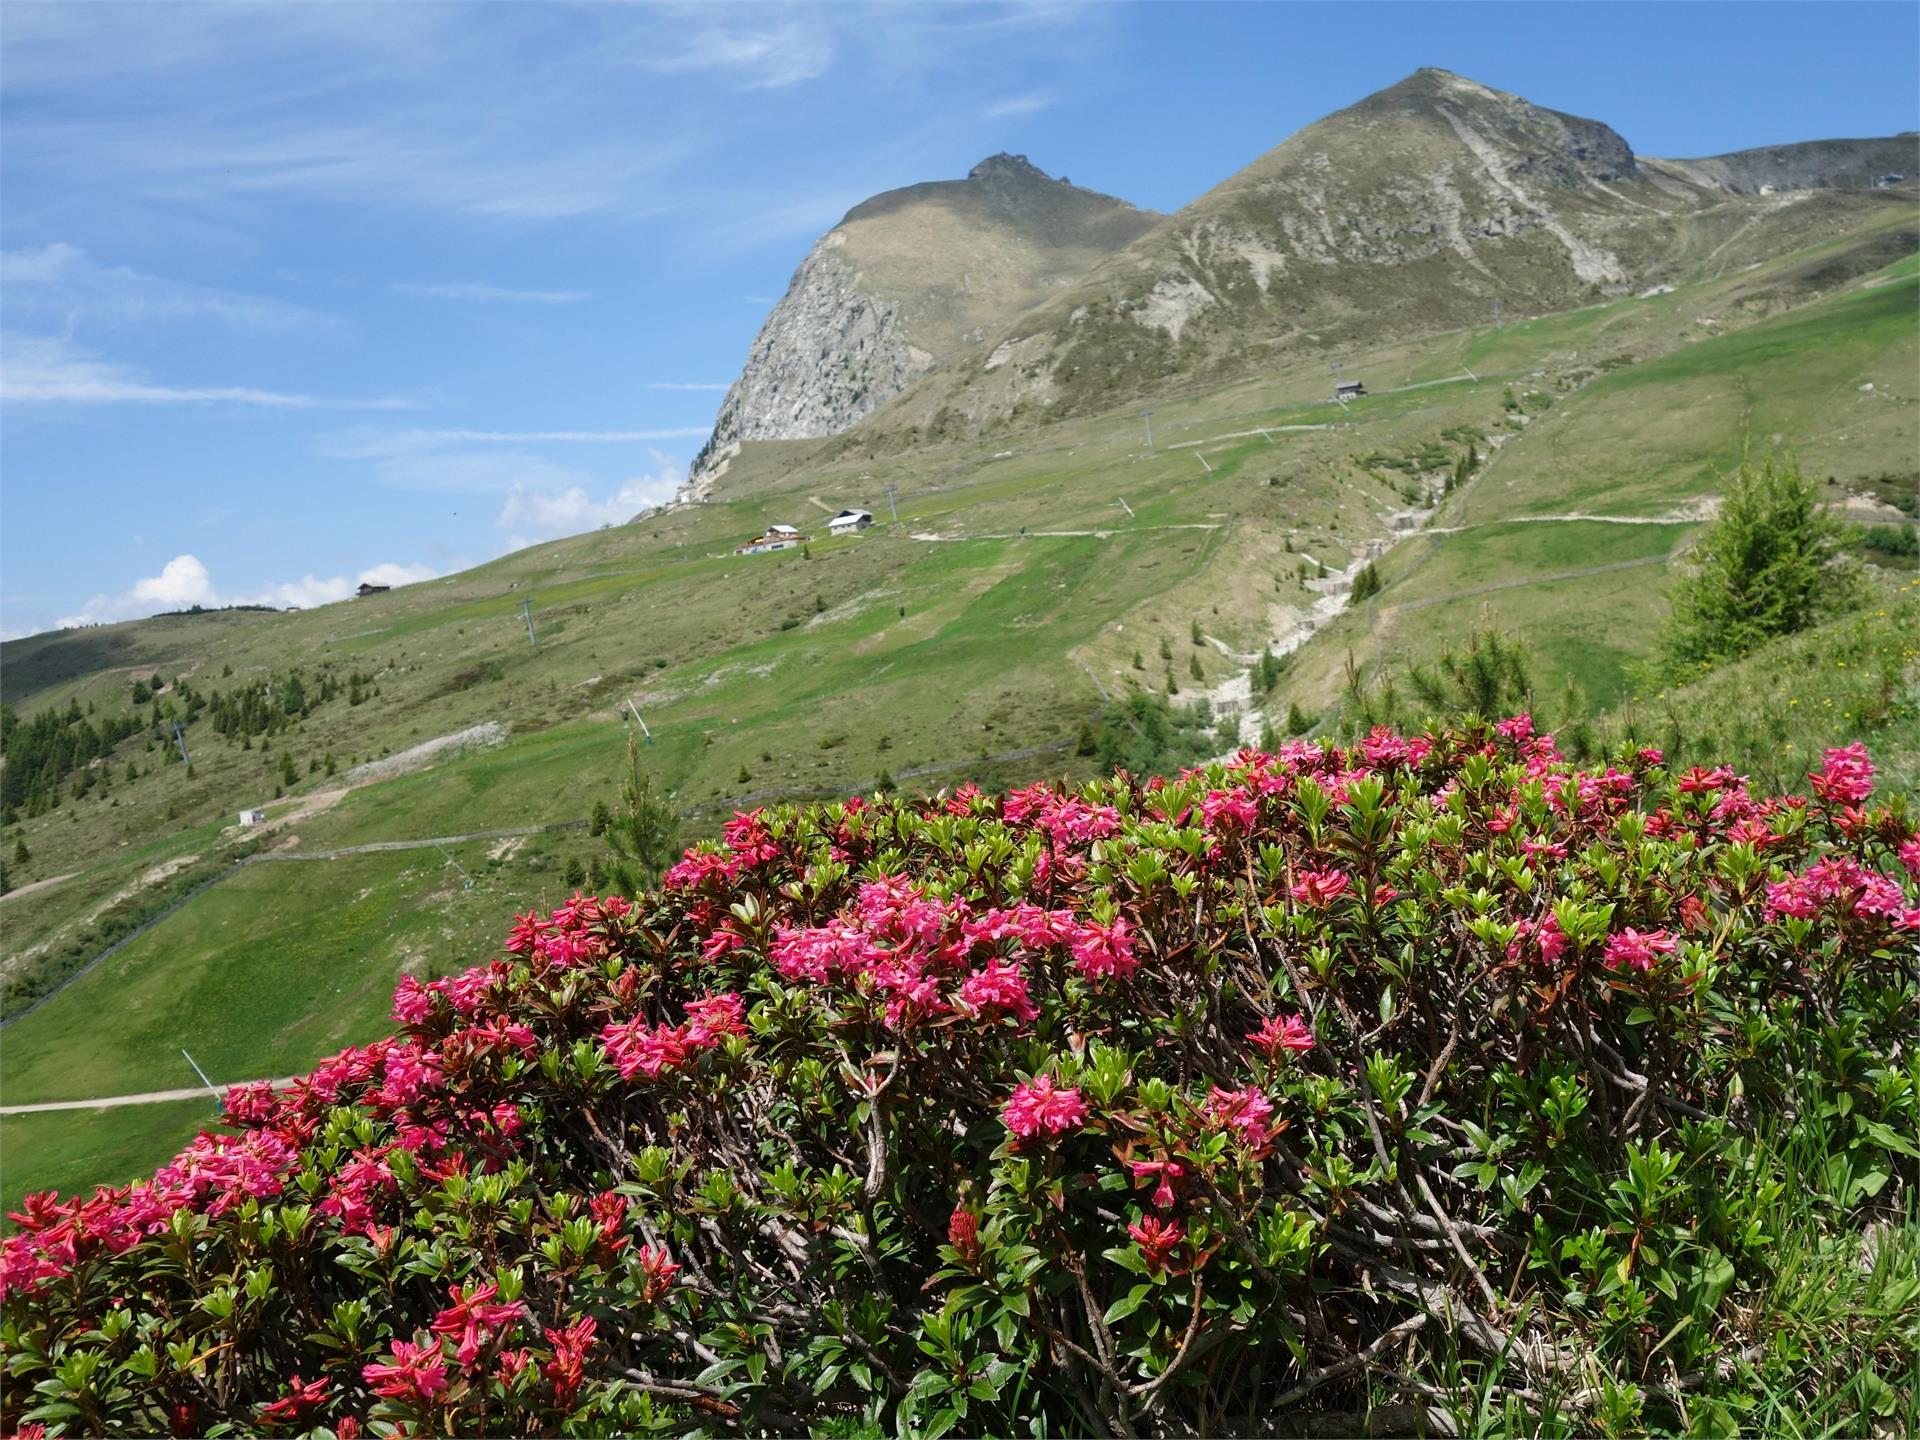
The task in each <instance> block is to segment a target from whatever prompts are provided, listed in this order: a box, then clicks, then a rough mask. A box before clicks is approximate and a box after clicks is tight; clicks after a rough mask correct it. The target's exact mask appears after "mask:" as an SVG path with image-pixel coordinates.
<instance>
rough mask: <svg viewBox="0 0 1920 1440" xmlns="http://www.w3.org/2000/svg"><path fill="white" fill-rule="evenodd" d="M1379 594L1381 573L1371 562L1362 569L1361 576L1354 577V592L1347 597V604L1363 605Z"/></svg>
mask: <svg viewBox="0 0 1920 1440" xmlns="http://www.w3.org/2000/svg"><path fill="white" fill-rule="evenodd" d="M1379 593H1380V572H1379V571H1378V570H1376V569H1374V568H1373V562H1372V561H1371V560H1369V561H1367V563H1366V564H1364V565H1362V566H1361V567H1360V572H1359V574H1357V575H1355V576H1354V577H1353V591H1352V593H1351V594H1349V595H1348V596H1347V604H1348V605H1349V606H1354V605H1363V604H1365V603H1366V602H1367V601H1369V600H1371V599H1372V598H1373V597H1374V596H1376V595H1378V594H1379Z"/></svg>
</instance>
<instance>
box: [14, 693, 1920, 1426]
mask: <svg viewBox="0 0 1920 1440" xmlns="http://www.w3.org/2000/svg"><path fill="white" fill-rule="evenodd" d="M1873 793H1874V790H1873V772H1872V765H1871V761H1870V760H1869V759H1868V757H1867V756H1866V754H1865V752H1864V751H1861V750H1859V749H1858V748H1857V747H1855V748H1853V749H1849V750H1847V751H1835V752H1832V753H1831V754H1830V755H1829V757H1828V762H1827V764H1826V765H1825V766H1824V767H1823V769H1822V770H1821V771H1820V772H1818V774H1817V775H1816V776H1815V777H1814V778H1813V780H1812V783H1811V785H1810V786H1809V794H1808V795H1807V796H1805V797H1785V798H1767V797H1761V796H1756V795H1752V794H1750V793H1748V790H1747V787H1746V785H1745V784H1744V782H1743V781H1742V780H1741V778H1740V777H1738V776H1736V775H1734V774H1732V773H1731V772H1729V771H1726V770H1703V769H1694V770H1689V771H1687V772H1686V773H1684V774H1669V773H1668V772H1667V771H1666V770H1665V769H1664V768H1663V766H1662V763H1661V757H1660V756H1659V754H1658V753H1657V752H1653V751H1644V750H1643V751H1640V752H1638V753H1634V754H1628V755H1622V756H1620V757H1617V759H1616V763H1615V764H1614V765H1613V766H1608V767H1606V768H1601V769H1597V770H1579V769H1575V768H1573V767H1571V766H1570V765H1568V764H1565V763H1563V762H1562V761H1561V760H1560V759H1559V758H1558V757H1557V756H1556V754H1555V751H1554V747H1553V743H1552V741H1551V739H1550V738H1548V737H1545V736H1537V735H1535V734H1534V733H1533V731H1532V727H1531V726H1530V725H1529V724H1528V723H1527V721H1526V719H1525V717H1519V718H1517V719H1515V720H1511V721H1507V722H1505V723H1503V724H1501V725H1499V726H1497V727H1491V726H1489V727H1473V728H1469V729H1466V730H1464V731H1456V732H1449V733H1442V734H1432V735H1427V736H1420V737H1408V738H1402V737H1399V736H1396V735H1392V734H1388V733H1385V732H1376V733H1375V734H1373V735H1372V736H1370V737H1368V738H1367V739H1365V740H1364V741H1362V742H1360V743H1359V744H1357V745H1354V746H1353V747H1351V748H1348V749H1341V748H1335V747H1332V746H1321V745H1316V744H1306V743H1300V744H1293V745H1288V746H1286V747H1284V748H1283V749H1282V750H1281V752H1280V753H1279V754H1278V755H1266V754H1258V753H1253V752H1247V753H1244V754H1242V755H1240V756H1239V757H1237V758H1236V759H1235V761H1234V762H1233V763H1231V764H1227V765H1217V766H1213V767H1209V768H1207V769H1205V770H1201V771H1196V772H1193V773H1190V774H1188V775H1186V776H1184V777H1182V778H1181V779H1179V780H1177V781H1173V782H1161V781H1157V780H1156V781H1150V782H1145V783H1142V782H1138V781H1135V780H1132V779H1130V778H1129V777H1127V776H1125V775H1120V776H1117V777H1115V778H1114V779H1113V780H1111V781H1109V782H1105V783H1100V784H1094V785H1089V786H1086V787H1085V788H1083V789H1081V790H1078V791H1071V790H1064V789H1061V788H1057V787H1049V786H1034V787H1031V788H1028V789H1025V790H1018V791H1014V792H1012V793H1009V794H1007V795H1004V796H990V795H983V794H979V793H976V792H975V791H974V790H973V789H971V788H970V787H968V788H963V789H962V790H961V791H960V792H959V793H957V794H954V795H951V796H940V797H936V798H934V799H930V800H922V801H918V802H907V801H901V800H894V799H878V800H873V801H861V800H851V801H848V802H847V803H845V804H840V805H826V806H818V807H810V808H805V809H788V810H779V811H767V812H759V813H755V814H751V815H741V816H738V817H736V818H735V819H734V820H733V821H732V822H731V823H730V824H729V825H728V826H727V828H726V832H725V837H724V840H723V841H721V842H719V843H717V844H712V845H706V846H702V847H698V848H696V849H694V850H692V851H689V852H688V853H687V855H686V856H685V858H684V859H683V860H681V862H680V863H679V864H677V865H675V866H674V867H673V868H672V869H671V870H670V871H669V872H668V873H667V875H666V877H665V879H664V882H663V884H662V887H661V889H660V891H659V893H657V894H649V895H647V896H645V897H644V898H643V899H641V900H640V901H639V902H638V903H628V902H626V901H623V900H620V899H617V898H609V899H597V900H596V899H591V898H586V897H581V896H576V897H575V898H574V899H573V900H571V901H569V902H568V903H567V904H565V905H563V906H562V907H561V908H560V909H558V910H556V911H554V912H553V913H551V914H550V915H545V916H541V915H526V916H523V917H521V919H520V921H519V923H518V924H517V925H516V926H515V927H514V929H513V931H512V933H511V935H510V936H508V937H507V940H506V945H505V952H504V954H502V955H501V956H500V957H498V958H495V959H493V960H492V961H490V962H489V963H487V964H484V965H481V966H479V967H478V968H476V969H473V970H470V971H468V972H467V973H466V974H464V975H461V976H459V977H457V978H452V979H447V980H438V981H434V982H433V983H430V984H424V985H423V984H419V983H417V982H415V981H412V980H406V981H403V982H402V983H401V986H400V990H399V993H398V995H397V996H396V998H395V1003H394V1017H395V1021H396V1024H397V1027H398V1028H397V1029H396V1030H395V1032H394V1034H393V1035H392V1037H391V1038H389V1039H385V1040H381V1041H378V1042H376V1043H374V1044H372V1045H369V1046H367V1047H365V1048H363V1049H355V1050H350V1051H347V1052H345V1053H343V1054H341V1055H339V1056H336V1057H335V1058H334V1059H332V1060H330V1061H328V1062H327V1063H325V1064H323V1065H322V1066H320V1068H319V1069H317V1070H316V1071H314V1072H313V1074H311V1075H310V1076H307V1077H306V1078H304V1079H302V1080H300V1081H299V1082H297V1083H296V1084H294V1085H292V1086H291V1087H290V1088H287V1089H284V1090H280V1091H272V1090H269V1089H267V1088H266V1087H264V1086H247V1087H240V1088H237V1089H235V1090H234V1091H232V1092H231V1093H230V1095H229V1096H228V1099H227V1110H226V1117H225V1124H226V1128H225V1130H224V1131H222V1132H210V1133H208V1134H205V1135H203V1136H201V1137H200V1139H199V1140H197V1141H196V1142H195V1143H194V1144H193V1145H192V1146H190V1147H189V1148H188V1149H187V1151H186V1152H185V1153H183V1154H182V1155H181V1156H179V1158H178V1159H176V1160H175V1161H174V1162H173V1163H172V1164H171V1165H169V1166H167V1167H166V1168H165V1169H163V1170H161V1171H160V1172H159V1173H158V1174H157V1175H155V1176H154V1177H153V1178H152V1179H151V1180H149V1181H143V1182H141V1183H138V1184H135V1185H132V1186H130V1187H127V1188H124V1189H107V1190H102V1191H100V1192H98V1193H97V1194H95V1195H93V1196H90V1197H79V1198H75V1199H69V1200H61V1199H58V1198H56V1197H54V1196H51V1195H46V1196H36V1197H34V1198H32V1199H30V1200H29V1201H28V1202H27V1204H26V1206H25V1208H24V1210H23V1211H22V1212H21V1213H20V1214H19V1215H18V1216H16V1217H15V1221H16V1227H15V1230H14V1232H13V1234H12V1235H11V1237H10V1238H8V1239H7V1240H6V1242H5V1247H4V1271H3V1272H0V1283H3V1284H4V1287H5V1314H6V1320H5V1329H4V1333H3V1334H0V1344H3V1346H4V1351H5V1357H6V1366H7V1382H6V1389H5V1393H4V1399H3V1400H0V1405H3V1406H4V1414H3V1415H0V1419H3V1420H4V1425H5V1429H6V1430H7V1431H9V1432H11V1431H14V1430H31V1428H32V1427H33V1426H45V1427H46V1430H47V1431H48V1433H58V1432H62V1431H64V1432H68V1433H102V1432H122V1433H125V1432H134V1433H144V1432H156V1431H159V1432H164V1431H171V1432H173V1433H175V1434H189V1433H192V1434H201V1433H208V1432H216V1433H218V1432H219V1431H221V1430H222V1428H223V1427H224V1428H226V1429H229V1430H231V1431H243V1432H250V1433H269V1434H294V1433H303V1432H322V1433H328V1432H330V1433H331V1434H334V1435H341V1436H345V1435H352V1434H367V1433H374V1434H388V1433H406V1434H426V1433H436V1434H452V1433H479V1432H492V1433H520V1434H550V1433H559V1432H570V1433H571V1432H578V1433H595V1432H609V1431H619V1432H627V1433H632V1432H648V1431H654V1432H685V1431H693V1430H701V1431H705V1432H713V1433H739V1432H766V1431H774V1432H786V1433H792V1432H804V1431H807V1430H810V1429H811V1430H821V1431H827V1432H830V1433H838V1434H877V1433H881V1432H882V1431H886V1432H896V1433H919V1434H937V1433H942V1432H945V1431H948V1430H954V1431H957V1432H960V1433H973V1434H978V1433H1009V1432H1013V1431H1019V1432H1021V1433H1061V1432H1066V1433H1118V1434H1128V1433H1134V1434H1146V1433H1192V1432H1198V1431H1215V1432H1222V1431H1224V1432H1230V1433H1249V1432H1253V1431H1257V1430H1262V1429H1266V1428H1269V1427H1271V1426H1273V1425H1275V1424H1277V1423H1279V1417H1282V1416H1284V1415H1285V1414H1286V1413H1287V1412H1289V1411H1291V1410H1295V1409H1298V1408H1302V1407H1305V1408H1316V1407H1324V1408H1338V1407H1341V1406H1345V1407H1347V1408H1351V1407H1352V1405H1353V1404H1354V1403H1355V1396H1356V1395H1364V1394H1365V1393H1366V1392H1367V1390H1368V1388H1369V1387H1371V1388H1372V1390H1373V1392H1374V1393H1376V1394H1378V1393H1380V1392H1381V1391H1382V1390H1387V1391H1392V1390H1396V1389H1397V1390H1399V1391H1401V1392H1402V1393H1404V1394H1405V1395H1407V1396H1409V1397H1412V1398H1413V1399H1415V1400H1417V1401H1420V1402H1422V1403H1424V1402H1425V1401H1426V1400H1429V1399H1435V1398H1439V1397H1436V1396H1435V1395H1434V1394H1433V1387H1432V1386H1431V1385H1430V1384H1429V1383H1427V1382H1424V1381H1422V1380H1420V1379H1419V1378H1418V1376H1419V1375H1420V1374H1421V1373H1431V1372H1430V1371H1426V1370H1425V1369H1424V1368H1423V1367H1424V1362H1425V1360H1426V1359H1427V1358H1430V1357H1432V1356H1436V1355H1447V1356H1451V1357H1455V1358H1454V1359H1453V1361H1452V1362H1451V1363H1453V1364H1455V1365H1456V1366H1458V1365H1465V1366H1467V1367H1469V1369H1470V1370H1472V1371H1473V1373H1475V1374H1477V1375H1479V1376H1481V1377H1482V1379H1481V1380H1480V1381H1479V1382H1477V1383H1480V1384H1481V1385H1482V1387H1483V1389H1482V1392H1481V1393H1482V1394H1483V1395H1484V1396H1487V1397H1491V1398H1492V1399H1493V1400H1494V1401H1495V1402H1498V1403H1507V1402H1514V1403H1520V1404H1523V1405H1525V1406H1529V1407H1538V1408H1545V1407H1550V1406H1551V1407H1558V1408H1560V1409H1562V1410H1564V1411H1567V1412H1570V1413H1592V1412H1593V1411H1595V1409H1596V1408H1599V1407H1607V1406H1617V1404H1618V1402H1619V1399H1620V1392H1619V1388H1618V1385H1619V1383H1621V1380H1622V1377H1624V1381H1625V1383H1629V1384H1631V1385H1632V1386H1633V1387H1635V1394H1636V1395H1637V1396H1638V1397H1639V1398H1638V1400H1637V1401H1636V1403H1637V1404H1642V1405H1644V1406H1646V1407H1648V1408H1647V1410H1646V1413H1647V1414H1648V1415H1653V1414H1655V1413H1670V1412H1671V1411H1672V1410H1673V1409H1674V1408H1675V1407H1679V1406H1682V1405H1684V1403H1685V1396H1686V1392H1687V1391H1688V1389H1689V1388H1690V1387H1695V1386H1698V1385H1699V1384H1701V1383H1702V1381H1703V1377H1705V1378H1706V1379H1708V1380H1711V1379H1712V1378H1713V1377H1716V1376H1717V1377H1720V1378H1722V1379H1724V1378H1725V1377H1726V1376H1728V1375H1730V1374H1733V1373H1735V1372H1736V1371H1737V1369H1738V1367H1740V1366H1742V1365H1746V1364H1749V1363H1750V1362H1752V1361H1753V1359H1754V1348H1755V1347H1754V1340H1755V1338H1756V1331H1755V1320H1754V1317H1753V1312H1752V1307H1751V1305H1750V1303H1749V1302H1750V1300H1751V1298H1752V1295H1753V1294H1754V1293H1755V1289H1756V1287H1758V1286H1761V1285H1763V1284H1764V1282H1765V1278H1766V1275H1767V1273H1768V1267H1769V1265H1770V1264H1771V1263H1772V1260H1771V1254H1770V1251H1769V1247H1768V1236H1767V1234H1766V1233H1765V1231H1764V1227H1763V1226H1761V1225H1759V1224H1758V1223H1757V1222H1756V1219H1755V1215H1754V1213H1753V1212H1752V1210H1751V1207H1748V1206H1744V1205H1742V1204H1740V1203H1737V1201H1736V1200H1735V1198H1734V1195H1735V1190H1736V1188H1738V1190H1739V1193H1742V1194H1750V1193H1752V1191H1753V1187H1755V1186H1765V1185H1772V1186H1775V1187H1780V1186H1788V1185H1794V1186H1810V1187H1814V1188H1818V1189H1820V1190H1821V1192H1822V1193H1823V1194H1824V1195H1826V1196H1828V1197H1829V1198H1830V1200H1831V1203H1832V1204H1833V1205H1834V1206H1835V1207H1838V1208H1839V1209H1840V1210H1842V1211H1843V1212H1845V1213H1846V1214H1847V1215H1848V1216H1850V1217H1851V1218H1852V1219H1853V1220H1855V1221H1857V1222H1858V1223H1861V1224H1864V1223H1865V1222H1866V1220H1867V1219H1869V1218H1870V1216H1871V1214H1872V1213H1873V1212H1875V1211H1876V1210H1880V1211H1888V1207H1893V1208H1892V1210H1891V1211H1890V1212H1889V1213H1896V1214H1897V1213H1898V1206H1899V1205H1900V1204H1903V1203H1905V1202H1904V1201H1902V1200H1900V1199H1898V1198H1897V1197H1899V1196H1900V1195H1901V1194H1902V1193H1903V1192H1904V1191H1905V1190H1907V1189H1908V1188H1909V1187H1910V1186H1911V1185H1912V1182H1913V1179H1914V1174H1913V1164H1914V1158H1915V1150H1914V1147H1913V1145H1912V1143H1911V1138H1910V1137H1911V1135H1912V1133H1913V1129H1914V1124H1915V1118H1916V1102H1915V1093H1916V1062H1915V1059H1914V1055H1913V1051H1912V1048H1911V1037H1912V1035H1913V1033H1914V1028H1915V1021H1916V1018H1920V1016H1917V1014H1916V974H1915V971H1916V946H1917V945H1920V885H1917V884H1916V878H1915V877H1916V873H1920V838H1916V835H1915V828H1914V820H1913V816H1912V815H1911V813H1910V812H1909V810H1908V808H1907V805H1906V801H1905V800H1904V799H1903V798H1902V797H1898V796H1896V797H1894V798H1893V799H1892V801H1891V802H1890V803H1888V804H1885V805H1882V806H1879V807H1875V806H1874V805H1873V803H1872V796H1873ZM1795 1127H1801V1128H1804V1129H1806V1131H1807V1133H1809V1134H1812V1133H1816V1131H1817V1133H1818V1135H1819V1136H1821V1137H1822V1139H1821V1142H1820V1143H1821V1145H1822V1147H1823V1149H1822V1164H1823V1168H1822V1169H1821V1170H1820V1172H1819V1173H1818V1174H1817V1175H1792V1174H1786V1173H1771V1172H1769V1171H1767V1169H1766V1167H1768V1166H1769V1165H1773V1166H1777V1165H1778V1161H1777V1160H1773V1159H1769V1158H1768V1157H1769V1155H1770V1154H1772V1153H1773V1152H1770V1151H1768V1150H1766V1149H1765V1148H1764V1146H1762V1145H1761V1144H1760V1138H1759V1137H1761V1136H1763V1135H1766V1134H1770V1133H1779V1132H1780V1131H1781V1130H1782V1129H1783V1128H1784V1129H1788V1130H1792V1129H1794V1128H1795ZM1756 1172H1760V1173H1756ZM1736 1176H1739V1177H1742V1178H1741V1180H1740V1186H1739V1187H1735V1186H1733V1184H1732V1180H1733V1178H1734V1177H1736ZM1476 1367H1477V1368H1476ZM1662 1406H1665V1407H1668V1409H1667V1411H1661V1410H1660V1407H1662ZM1650 1423H1651V1422H1650Z"/></svg>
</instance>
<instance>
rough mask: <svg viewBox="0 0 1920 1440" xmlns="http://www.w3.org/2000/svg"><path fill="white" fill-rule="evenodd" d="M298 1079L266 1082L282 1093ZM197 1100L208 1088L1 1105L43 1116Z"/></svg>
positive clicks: (2, 1109) (4, 1111) (3, 1111)
mask: <svg viewBox="0 0 1920 1440" xmlns="http://www.w3.org/2000/svg"><path fill="white" fill-rule="evenodd" d="M297 1078H298V1077H296V1076H292V1075H289V1076H285V1077H283V1078H282V1079H279V1080H269V1081H268V1082H267V1083H268V1084H269V1085H271V1086H273V1087H274V1088H275V1089H276V1090H279V1089H284V1088H285V1087H286V1086H288V1085H291V1084H293V1082H294V1080H295V1079H297ZM258 1083H259V1082H258V1081H256V1080H236V1081H235V1082H234V1084H236V1085H256V1084H258ZM229 1088H231V1087H229V1086H226V1085H222V1086H221V1087H220V1093H221V1095H222V1096H224V1095H225V1094H226V1092H227V1090H228V1089H229ZM196 1098H199V1099H206V1100H211V1099H213V1098H214V1097H213V1096H211V1095H209V1094H208V1093H207V1087H206V1086H204V1085H187V1086H183V1087H182V1088H180V1089H178V1090H144V1091H142V1092H141V1093H140V1094H138V1095H109V1096H107V1097H106V1098H105V1099H103V1100H43V1101H41V1102H40V1103H39V1104H37V1105H0V1115H44V1114H47V1113H49V1112H51V1111H55V1110H114V1109H118V1108H119V1107H120V1106H122V1105H164V1104H166V1103H167V1102H168V1101H169V1100H193V1099H196Z"/></svg>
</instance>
